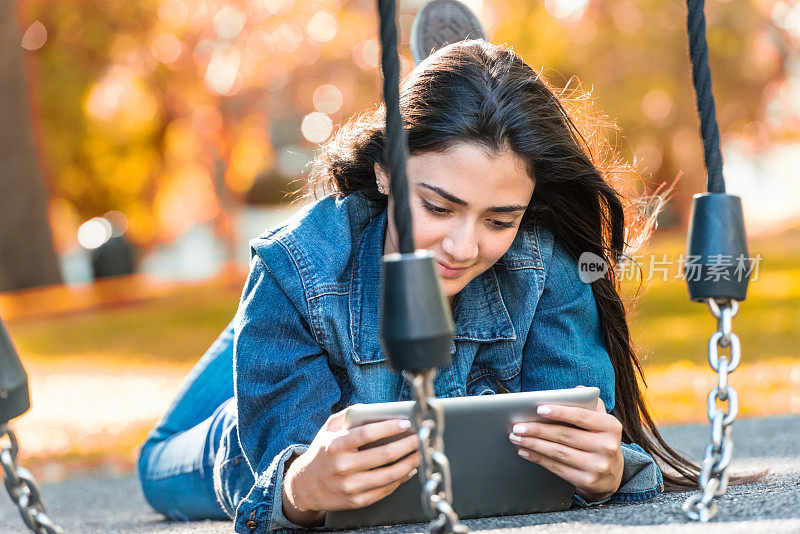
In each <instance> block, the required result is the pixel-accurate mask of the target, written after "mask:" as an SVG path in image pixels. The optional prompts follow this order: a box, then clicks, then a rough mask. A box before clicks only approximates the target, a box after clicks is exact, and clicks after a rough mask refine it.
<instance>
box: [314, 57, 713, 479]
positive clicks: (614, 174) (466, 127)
mask: <svg viewBox="0 0 800 534" xmlns="http://www.w3.org/2000/svg"><path fill="white" fill-rule="evenodd" d="M569 85H570V84H569V83H567V87H568V88H569ZM557 95H558V96H557ZM576 103H577V104H578V105H580V98H568V97H567V95H566V93H565V92H564V91H561V92H556V91H554V90H553V88H551V86H550V85H549V84H548V83H547V81H545V80H544V79H543V77H542V76H541V75H540V74H538V73H537V72H536V71H534V70H533V69H532V68H531V67H530V66H528V65H527V64H526V63H525V62H524V61H523V60H522V58H521V57H520V56H519V55H517V54H515V53H514V52H513V51H512V50H510V49H509V48H506V47H503V46H497V45H493V44H489V43H486V42H484V41H465V42H461V43H456V44H453V45H450V46H447V47H445V48H443V49H441V50H439V51H438V52H436V53H435V54H433V55H432V56H430V57H429V58H428V59H426V60H425V61H424V62H423V63H422V64H421V65H419V66H418V67H417V69H415V70H414V71H413V72H412V73H411V75H409V77H408V78H407V79H406V80H405V81H404V83H403V86H402V88H401V96H400V108H401V112H402V114H403V118H404V120H405V123H406V131H407V133H408V146H409V152H410V154H411V155H415V154H419V153H423V152H431V151H442V150H445V149H447V148H449V147H450V146H452V145H453V144H454V143H457V142H471V143H476V144H479V145H481V146H484V147H486V148H487V149H490V150H492V151H501V150H504V149H506V148H510V149H512V150H513V151H514V153H515V154H516V155H517V156H519V157H520V158H521V159H522V160H523V161H525V163H526V165H527V170H528V173H529V174H530V175H531V176H533V177H535V187H534V191H533V197H532V198H531V202H530V204H529V206H528V209H527V211H526V213H525V214H524V216H523V219H522V226H523V228H525V227H527V228H530V227H532V226H533V225H541V226H544V227H546V228H547V229H549V230H550V231H551V232H552V233H553V235H554V237H555V238H556V239H558V240H559V242H560V243H561V244H562V245H563V246H564V247H565V249H566V250H567V251H568V252H569V254H570V256H572V257H573V258H574V259H575V260H576V261H577V259H578V257H579V256H580V254H581V253H583V252H592V253H594V254H596V255H597V256H600V257H602V258H604V259H605V261H606V262H607V264H608V266H609V269H607V273H606V276H605V278H601V279H600V280H597V281H595V282H593V283H592V284H591V287H592V292H593V293H594V298H595V302H596V303H597V311H598V315H599V317H600V324H601V327H602V330H603V335H604V339H605V343H606V348H607V350H608V353H609V356H610V358H611V363H612V365H613V367H614V375H615V398H616V402H615V407H614V410H613V413H614V414H615V416H616V417H617V418H618V419H619V420H620V422H621V423H622V428H623V440H624V441H626V442H631V443H637V444H638V445H640V446H641V447H642V448H643V449H644V450H645V451H647V452H648V453H649V454H650V455H652V456H653V457H655V458H658V459H659V460H660V461H661V462H663V463H664V464H666V465H668V466H670V467H672V469H674V471H676V472H677V474H673V473H669V472H665V473H664V480H665V483H666V486H667V488H669V489H674V488H685V487H687V486H691V485H695V484H696V483H697V475H698V469H697V466H696V465H694V464H693V463H692V462H690V461H689V460H687V459H686V458H684V457H683V456H681V455H680V454H678V453H677V452H675V451H674V450H673V449H672V448H670V447H669V446H668V445H667V444H666V443H665V442H664V440H663V438H662V437H661V435H660V434H659V432H658V429H657V427H656V425H655V423H654V422H653V420H652V418H651V417H650V414H649V413H648V411H647V407H646V406H645V402H644V399H643V397H642V392H641V390H640V389H639V384H638V381H637V376H638V377H640V378H641V379H642V380H644V376H643V373H642V368H641V365H640V364H639V360H638V359H637V357H636V353H635V351H634V348H633V346H632V345H631V339H630V332H629V330H628V322H627V316H626V308H625V304H624V302H623V300H622V298H621V297H620V294H619V292H618V287H619V286H618V281H617V280H616V278H615V272H616V268H615V267H616V265H617V263H618V262H619V261H621V259H622V258H623V257H624V255H625V252H626V246H627V245H628V244H629V243H630V242H633V241H635V242H637V243H638V244H639V245H640V244H641V243H642V242H643V241H645V240H646V238H647V235H649V233H650V231H651V228H652V225H649V224H647V223H646V221H644V220H643V219H642V218H641V217H639V216H638V212H636V211H635V208H636V206H635V204H636V202H634V201H632V199H631V198H629V197H628V195H624V194H622V193H621V191H622V189H623V187H624V185H625V182H626V179H627V178H629V177H630V176H631V175H633V176H638V175H637V174H636V171H635V169H634V168H633V167H631V166H630V165H627V164H625V163H624V162H622V161H621V159H620V158H619V157H618V156H617V155H616V154H617V153H616V151H615V150H614V146H615V144H614V143H609V142H608V140H607V135H606V134H605V133H604V132H608V131H609V130H608V127H612V130H613V125H612V124H611V123H609V122H608V121H606V120H605V119H604V118H603V117H602V116H599V115H594V116H592V115H591V114H589V115H587V114H579V115H580V117H581V119H582V120H588V123H587V124H583V125H582V126H583V127H582V128H579V127H578V126H577V125H576V123H575V122H574V121H573V119H572V118H570V113H568V112H567V109H566V107H567V106H572V105H575V104H576ZM384 117H385V113H384V108H383V107H382V106H379V107H377V108H375V109H374V110H372V111H371V112H368V113H365V114H362V115H361V116H359V117H356V118H355V119H354V120H352V121H350V122H349V123H348V124H346V125H344V126H343V127H342V128H340V129H339V130H338V132H337V134H336V136H335V137H334V138H333V139H332V140H331V141H329V142H328V143H327V144H326V145H325V146H324V147H323V149H322V152H321V153H320V154H319V156H318V157H317V158H316V159H315V162H314V168H313V171H312V173H311V181H312V184H314V186H315V190H316V189H317V188H316V186H317V185H321V186H322V189H323V191H332V192H336V193H338V194H340V195H349V194H351V193H354V192H356V191H361V192H362V193H364V194H365V195H367V196H368V197H369V198H372V199H375V200H379V199H381V198H385V197H382V195H380V194H379V193H378V191H377V187H376V183H375V172H374V164H375V163H378V164H379V165H382V166H383V164H384V153H383V148H384V141H385V137H384ZM587 118H588V119H587ZM604 127H605V128H604ZM626 216H628V224H627V226H626ZM650 220H652V217H651V218H650ZM643 222H644V224H642V223H643Z"/></svg>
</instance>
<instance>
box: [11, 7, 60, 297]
mask: <svg viewBox="0 0 800 534" xmlns="http://www.w3.org/2000/svg"><path fill="white" fill-rule="evenodd" d="M20 42H21V36H20V31H19V28H18V27H17V2H16V1H2V2H0V291H10V290H14V289H22V288H26V287H34V286H41V285H48V284H57V283H60V282H61V271H60V269H59V266H58V258H57V257H56V253H55V250H54V249H53V239H52V235H51V232H50V224H49V222H48V218H47V205H48V197H49V193H48V191H47V189H46V188H45V185H44V178H43V176H42V170H41V168H40V166H39V160H38V157H37V153H36V144H35V142H34V136H33V128H32V120H31V106H30V102H29V100H28V98H29V95H28V88H27V85H28V84H27V80H26V71H25V65H24V54H25V53H26V52H25V50H24V49H23V48H22V47H21V46H20Z"/></svg>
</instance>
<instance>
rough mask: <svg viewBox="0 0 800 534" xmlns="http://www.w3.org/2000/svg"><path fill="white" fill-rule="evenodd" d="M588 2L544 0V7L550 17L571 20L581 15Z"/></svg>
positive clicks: (585, 0)
mask: <svg viewBox="0 0 800 534" xmlns="http://www.w3.org/2000/svg"><path fill="white" fill-rule="evenodd" d="M588 4H589V0H545V2H544V8H545V10H547V12H548V13H549V14H550V16H551V17H554V18H557V19H563V20H566V21H568V22H572V21H575V20H578V19H579V18H580V17H581V16H582V15H583V12H584V10H585V9H586V6H587V5H588Z"/></svg>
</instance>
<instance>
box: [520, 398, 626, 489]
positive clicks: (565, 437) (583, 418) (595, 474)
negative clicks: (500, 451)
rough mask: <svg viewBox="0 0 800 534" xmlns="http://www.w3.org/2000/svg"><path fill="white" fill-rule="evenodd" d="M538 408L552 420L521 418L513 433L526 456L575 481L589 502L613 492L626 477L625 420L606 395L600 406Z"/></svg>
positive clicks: (598, 401)
mask: <svg viewBox="0 0 800 534" xmlns="http://www.w3.org/2000/svg"><path fill="white" fill-rule="evenodd" d="M538 413H539V415H540V416H541V417H542V418H543V419H546V420H547V422H534V421H530V422H525V423H517V424H515V425H514V428H513V431H512V434H510V435H509V439H510V441H511V443H512V444H514V445H516V446H517V449H518V451H517V452H519V454H520V456H522V457H523V458H526V459H528V460H530V461H531V462H535V463H537V464H539V465H541V466H542V467H544V468H545V469H547V470H548V471H552V472H553V473H555V474H556V475H558V476H559V477H561V478H563V479H564V480H566V481H567V482H570V483H571V484H573V485H574V486H575V487H576V493H578V495H580V496H581V497H583V498H584V499H586V500H587V501H590V502H596V501H602V500H604V499H606V498H608V497H610V496H611V495H613V493H614V492H615V491H617V489H618V488H619V485H620V481H621V480H622V467H623V459H622V447H621V444H620V443H621V440H622V425H621V424H620V422H619V421H617V419H616V418H615V417H614V416H613V415H610V414H608V413H606V408H605V405H604V404H603V401H602V399H597V409H596V410H595V411H592V410H587V409H586V408H578V407H574V406H559V405H547V406H540V407H539V409H538ZM559 423H568V424H570V425H573V426H574V427H577V428H573V427H570V426H566V425H563V424H559Z"/></svg>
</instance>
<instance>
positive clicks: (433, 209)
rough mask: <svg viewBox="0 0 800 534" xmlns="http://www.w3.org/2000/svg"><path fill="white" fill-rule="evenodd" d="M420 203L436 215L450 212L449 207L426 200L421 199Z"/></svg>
mask: <svg viewBox="0 0 800 534" xmlns="http://www.w3.org/2000/svg"><path fill="white" fill-rule="evenodd" d="M422 205H423V206H424V207H425V209H426V210H428V211H430V212H431V213H435V214H436V215H444V214H446V213H450V210H449V209H447V208H442V207H440V206H436V205H434V204H431V203H430V202H428V201H426V200H423V201H422Z"/></svg>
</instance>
